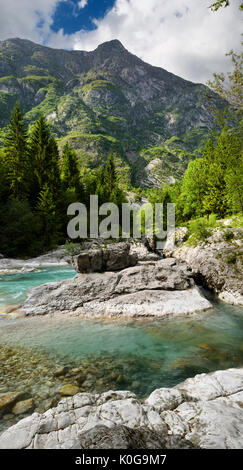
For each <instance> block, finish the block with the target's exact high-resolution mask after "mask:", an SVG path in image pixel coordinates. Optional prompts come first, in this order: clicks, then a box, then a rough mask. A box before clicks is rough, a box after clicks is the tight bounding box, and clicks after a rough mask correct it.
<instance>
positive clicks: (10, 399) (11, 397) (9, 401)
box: [0, 392, 22, 413]
mask: <svg viewBox="0 0 243 470" xmlns="http://www.w3.org/2000/svg"><path fill="white" fill-rule="evenodd" d="M21 396H22V393H20V392H11V393H3V394H0V413H1V411H3V410H6V409H8V408H9V407H10V406H11V405H13V404H14V403H15V402H16V401H17V400H18V398H20V397H21Z"/></svg>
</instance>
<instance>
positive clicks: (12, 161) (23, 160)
mask: <svg viewBox="0 0 243 470" xmlns="http://www.w3.org/2000/svg"><path fill="white" fill-rule="evenodd" d="M3 148H4V158H5V163H6V167H7V179H8V181H9V184H10V189H11V193H12V195H13V196H14V197H16V198H20V199H21V198H25V197H26V196H27V193H28V176H29V164H28V153H27V131H26V129H25V126H24V122H23V117H22V114H21V110H20V105H19V102H17V103H16V105H15V108H14V110H13V113H12V116H11V119H10V123H9V125H8V128H7V133H6V136H5V139H4V147H3Z"/></svg>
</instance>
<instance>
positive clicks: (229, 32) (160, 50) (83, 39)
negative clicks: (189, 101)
mask: <svg viewBox="0 0 243 470" xmlns="http://www.w3.org/2000/svg"><path fill="white" fill-rule="evenodd" d="M66 1H69V0H66ZM86 2H87V0H81V1H80V2H79V6H80V8H81V7H82V6H83V7H84V6H85V4H86ZM57 3H58V0H35V1H34V2H33V0H21V2H19V1H18V0H7V1H6V0H0V6H1V20H0V35H1V36H0V38H2V39H3V38H4V39H5V38H6V37H16V36H19V37H25V38H28V39H32V40H34V41H37V42H43V41H45V44H47V45H49V46H51V47H57V48H68V49H75V50H78V49H80V50H86V51H89V50H93V49H95V48H96V47H97V46H98V45H99V44H100V43H102V42H104V41H109V40H111V39H119V40H120V41H121V42H122V43H123V45H124V46H125V47H126V48H127V49H128V50H129V51H130V52H132V53H134V54H136V55H137V56H139V57H140V58H141V59H143V60H145V61H146V62H149V63H151V64H152V65H156V66H159V67H163V68H165V69H166V70H168V71H170V72H173V73H175V74H177V75H179V76H182V77H184V78H187V79H188V80H192V81H196V82H205V81H206V80H207V79H209V78H210V77H211V74H212V72H214V71H216V72H225V71H228V70H229V67H230V60H229V59H228V58H226V57H225V54H226V53H227V52H228V51H229V50H230V49H234V50H235V51H236V52H237V51H239V47H240V40H241V36H240V34H241V14H240V13H239V10H238V5H239V3H240V0H235V1H234V2H231V3H232V4H231V6H230V7H228V8H223V9H221V10H219V11H218V12H217V13H213V12H212V11H211V10H210V9H209V8H208V6H209V5H210V4H211V3H212V1H211V0H180V1H179V0H149V1H148V0H116V2H115V4H114V7H113V8H112V9H111V10H110V11H108V13H107V14H106V15H105V17H104V18H103V19H99V20H97V19H95V18H94V19H93V22H94V25H95V29H94V30H92V31H87V30H80V31H78V32H76V33H74V34H70V35H65V34H64V32H63V30H62V29H60V30H59V31H58V32H57V33H55V32H53V31H52V30H51V28H50V26H51V23H52V15H53V12H54V10H55V8H56V6H57ZM33 4H34V5H33Z"/></svg>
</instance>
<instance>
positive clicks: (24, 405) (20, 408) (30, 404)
mask: <svg viewBox="0 0 243 470" xmlns="http://www.w3.org/2000/svg"><path fill="white" fill-rule="evenodd" d="M34 406H35V403H34V400H33V399H32V398H29V399H28V400H23V401H19V402H18V403H16V405H14V407H13V408H12V413H13V414H14V415H22V414H24V413H27V412H28V411H32V410H33V408H34Z"/></svg>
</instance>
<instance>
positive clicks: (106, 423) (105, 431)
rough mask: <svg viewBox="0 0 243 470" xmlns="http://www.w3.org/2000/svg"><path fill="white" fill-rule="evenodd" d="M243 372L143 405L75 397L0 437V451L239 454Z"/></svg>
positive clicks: (125, 397) (109, 395)
mask: <svg viewBox="0 0 243 470" xmlns="http://www.w3.org/2000/svg"><path fill="white" fill-rule="evenodd" d="M242 401H243V368H241V369H228V370H225V371H217V372H214V373H211V374H201V375H197V376H195V377H194V378H191V379H188V380H186V381H185V382H184V383H181V384H179V385H177V386H176V387H174V388H161V389H157V390H155V391H154V392H152V393H151V395H150V396H149V397H148V398H147V399H146V400H143V401H141V400H139V399H138V398H137V397H136V395H135V394H134V393H131V392H129V391H109V392H105V393H102V394H97V393H79V394H77V395H75V396H73V397H68V398H65V399H63V400H62V401H60V402H59V404H58V405H57V407H55V408H51V409H49V410H48V411H46V412H45V413H43V414H38V413H34V414H32V415H31V416H29V417H27V418H24V419H22V420H21V421H19V422H18V423H17V424H15V425H14V426H12V427H10V428H9V429H7V430H6V431H5V432H3V434H1V436H0V449H26V448H27V449H83V448H85V449H95V448H97V449H99V448H100V449H101V448H103V449H105V448H109V449H114V448H116V449H118V448H132V449H139V448H147V449H151V448H155V449H170V448H195V447H196V448H201V449H242V447H243V440H242V435H243V408H242Z"/></svg>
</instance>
